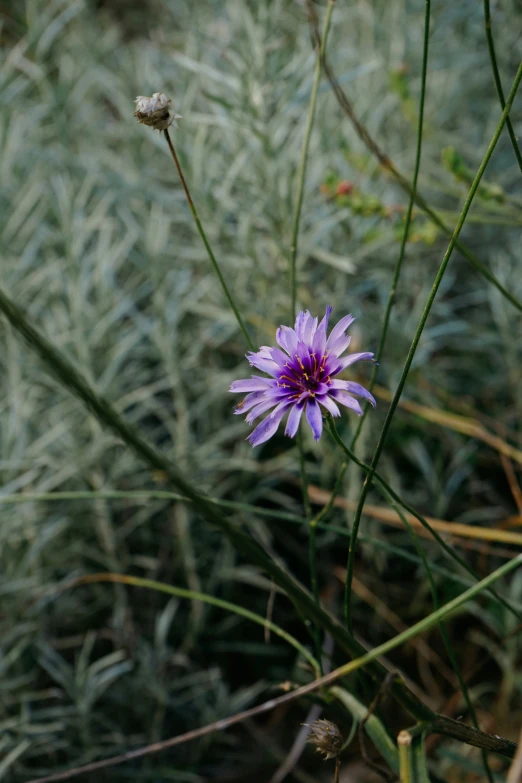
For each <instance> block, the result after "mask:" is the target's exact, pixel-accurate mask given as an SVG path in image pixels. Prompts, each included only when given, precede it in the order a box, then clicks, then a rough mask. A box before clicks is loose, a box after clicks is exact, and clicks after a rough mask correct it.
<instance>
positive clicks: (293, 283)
mask: <svg viewBox="0 0 522 783" xmlns="http://www.w3.org/2000/svg"><path fill="white" fill-rule="evenodd" d="M334 5H335V0H328V7H327V9H326V13H325V17H324V25H323V31H322V35H321V42H320V44H319V48H318V52H317V58H316V61H315V69H314V78H313V82H312V91H311V93H310V103H309V106H308V117H307V120H306V128H305V135H304V139H303V146H302V148H301V161H300V164H299V171H298V177H297V198H296V205H295V213H294V219H293V225H292V240H291V246H290V300H291V308H290V309H291V319H290V320H291V322H292V323H293V322H294V320H295V316H296V299H297V276H296V264H297V247H298V241H299V225H300V222H301V213H302V208H303V198H304V187H305V181H306V169H307V165H308V152H309V149H310V138H311V135H312V128H313V124H314V118H315V109H316V105H317V93H318V90H319V82H320V80H321V68H322V61H323V58H324V53H325V51H326V42H327V39H328V32H329V30H330V22H331V19H332V13H333V9H334ZM297 448H298V451H299V468H300V475H301V488H302V493H303V503H304V507H305V513H306V518H307V519H310V518H311V516H312V509H311V506H310V499H309V496H308V482H307V478H306V469H305V456H304V447H303V439H302V435H301V433H299V435H298V441H297ZM315 533H316V530H315V527H312V526H311V527H310V528H309V542H308V546H309V557H310V583H311V587H312V594H313V596H314V599H315V601H316V603H317V604H318V605H319V585H318V581H317V556H316V534H315ZM314 636H315V640H316V647H317V648H318V656H319V660H320V661H321V659H322V658H321V653H320V650H321V645H320V640H319V629H317V628H316V629H315V631H314Z"/></svg>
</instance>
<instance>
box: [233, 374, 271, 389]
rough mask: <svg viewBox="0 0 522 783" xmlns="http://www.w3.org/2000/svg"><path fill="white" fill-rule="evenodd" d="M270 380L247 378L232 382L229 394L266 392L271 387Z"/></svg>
mask: <svg viewBox="0 0 522 783" xmlns="http://www.w3.org/2000/svg"><path fill="white" fill-rule="evenodd" d="M271 385H272V384H271V381H270V378H257V377H254V376H252V378H245V379H244V380H241V381H232V383H231V384H230V389H229V392H254V391H265V390H266V389H269V388H270V386H271Z"/></svg>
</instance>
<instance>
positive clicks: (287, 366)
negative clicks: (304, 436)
mask: <svg viewBox="0 0 522 783" xmlns="http://www.w3.org/2000/svg"><path fill="white" fill-rule="evenodd" d="M331 312H332V308H331V307H330V306H328V307H327V308H326V315H325V316H324V318H323V319H322V321H321V323H320V324H318V318H312V316H311V315H310V313H309V312H308V310H307V311H306V312H305V313H302V312H301V313H299V314H298V316H297V318H296V321H295V328H294V329H291V328H290V327H289V326H280V327H279V329H278V330H277V333H276V340H277V342H278V344H279V346H280V348H270V347H269V346H266V345H264V346H262V347H261V348H260V350H259V351H257V352H256V353H254V352H251V353H249V354H247V359H248V361H249V362H250V364H251V366H252V367H256V368H257V369H258V370H261V371H262V372H265V373H268V375H270V376H271V377H270V378H266V377H264V376H260V375H253V376H252V377H251V378H249V379H245V380H240V381H234V382H233V383H232V384H231V386H230V391H231V392H248V394H247V396H246V397H245V398H244V400H242V402H240V403H239V405H237V406H236V410H235V413H236V414H241V413H245V412H246V411H250V412H249V413H248V415H247V417H246V420H247V422H248V423H249V424H252V422H253V421H255V419H257V418H258V417H259V416H261V414H262V413H265V412H266V411H268V410H270V409H271V408H273V410H272V411H271V413H269V415H268V416H267V417H266V418H265V419H264V420H263V421H262V422H261V424H259V425H258V426H257V427H256V428H255V430H254V431H253V432H252V433H251V434H250V435H249V437H248V438H247V440H248V441H250V443H251V444H252V446H259V444H260V443H264V442H265V441H266V440H268V439H269V438H271V437H272V436H273V435H275V433H276V430H277V428H278V426H279V423H280V422H281V419H282V418H283V416H284V415H285V413H288V414H289V416H288V421H287V424H286V429H285V435H288V436H289V437H290V438H293V437H294V436H295V434H296V432H297V429H298V427H299V422H300V420H301V416H302V414H303V412H304V413H305V415H306V420H307V421H308V424H309V425H310V427H311V429H312V432H313V435H314V439H315V440H319V438H320V437H321V433H322V430H323V419H322V410H321V406H322V407H323V408H324V409H325V410H327V411H328V412H329V413H331V414H332V416H340V415H341V413H340V411H339V408H338V405H337V403H340V404H341V405H344V406H346V407H347V408H350V409H351V410H353V411H355V413H357V415H359V416H361V414H362V408H361V406H360V405H359V403H358V401H357V400H356V399H355V398H354V397H353V396H352V395H354V394H355V395H357V396H358V397H364V398H365V399H366V400H369V402H370V403H371V404H372V405H373V406H374V407H375V399H374V398H373V396H372V395H371V394H370V392H369V391H367V390H366V389H365V388H364V387H363V386H361V385H360V384H358V383H354V382H353V381H344V380H341V379H339V378H337V377H336V376H337V375H338V374H339V373H340V372H342V370H344V369H345V368H346V367H349V366H350V365H352V364H354V363H355V362H358V361H360V360H361V359H373V353H352V354H349V355H348V356H345V357H344V358H342V359H341V355H342V354H343V353H344V352H345V350H346V349H347V348H348V346H349V344H350V339H351V338H350V337H347V336H346V330H347V329H348V327H349V326H350V324H351V323H352V322H353V321H354V320H355V318H354V317H353V316H351V315H346V316H345V317H344V318H341V320H340V321H339V323H338V324H337V325H336V326H334V328H333V329H332V331H331V332H330V336H329V337H328V338H327V335H326V332H327V329H328V319H329V317H330V313H331Z"/></svg>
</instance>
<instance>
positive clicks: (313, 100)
mask: <svg viewBox="0 0 522 783" xmlns="http://www.w3.org/2000/svg"><path fill="white" fill-rule="evenodd" d="M334 5H335V0H328V7H327V9H326V13H325V17H324V24H323V31H322V34H321V43H320V46H319V51H318V53H317V59H316V61H315V70H314V79H313V83H312V92H311V93H310V104H309V106H308V118H307V120H306V128H305V135H304V139H303V146H302V148H301V161H300V163H299V171H298V175H297V201H296V205H295V213H294V220H293V225H292V244H291V246H290V299H291V306H290V316H291V318H290V320H291V322H292V323H293V322H294V320H295V316H296V299H297V278H296V261H297V246H298V239H299V223H300V222H301V211H302V206H303V197H304V186H305V181H306V168H307V165H308V150H309V148H310V137H311V135H312V128H313V124H314V118H315V107H316V104H317V93H318V90H319V81H320V79H321V68H322V62H323V59H324V54H325V51H326V41H327V38H328V31H329V29H330V22H331V19H332V13H333V9H334Z"/></svg>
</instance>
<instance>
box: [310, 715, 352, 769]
mask: <svg viewBox="0 0 522 783" xmlns="http://www.w3.org/2000/svg"><path fill="white" fill-rule="evenodd" d="M303 726H306V727H307V728H309V729H310V732H309V734H308V736H307V738H306V741H307V742H308V743H310V745H315V749H316V751H317V752H318V753H323V754H324V760H325V761H327V760H328V759H334V758H336V756H338V755H339V753H340V752H341V749H342V746H343V735H342V734H341V732H340V731H339V729H338V727H337V726H336V725H335V723H332V721H330V720H325V719H324V718H320V719H319V720H316V721H314V722H313V723H303Z"/></svg>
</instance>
